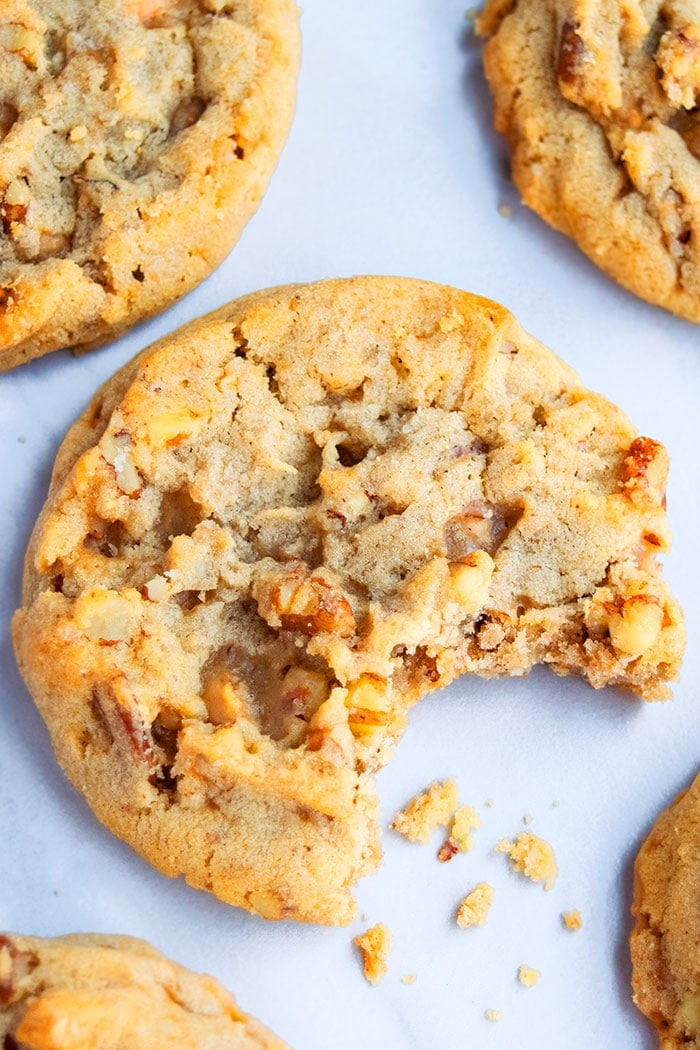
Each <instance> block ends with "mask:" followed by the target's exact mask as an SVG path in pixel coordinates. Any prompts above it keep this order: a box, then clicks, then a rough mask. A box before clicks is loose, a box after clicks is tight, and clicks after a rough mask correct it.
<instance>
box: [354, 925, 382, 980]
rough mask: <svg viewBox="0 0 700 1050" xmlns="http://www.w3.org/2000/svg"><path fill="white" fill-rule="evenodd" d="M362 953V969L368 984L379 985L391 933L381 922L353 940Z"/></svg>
mask: <svg viewBox="0 0 700 1050" xmlns="http://www.w3.org/2000/svg"><path fill="white" fill-rule="evenodd" d="M353 944H356V945H357V947H358V948H359V949H360V951H361V952H362V967H363V970H364V974H365V977H366V978H367V980H368V981H369V983H370V984H379V982H380V981H381V980H382V978H383V977H384V975H385V974H386V970H387V964H386V961H387V959H388V957H389V952H390V951H391V933H390V931H389V927H388V926H385V925H384V923H383V922H378V923H377V925H376V926H371V927H370V929H369V930H366V931H365V933H361V934H360V935H359V936H358V937H355V938H354V939H353Z"/></svg>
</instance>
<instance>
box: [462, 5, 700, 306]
mask: <svg viewBox="0 0 700 1050" xmlns="http://www.w3.org/2000/svg"><path fill="white" fill-rule="evenodd" d="M477 28H478V31H479V33H480V34H481V35H484V36H488V37H490V39H489V41H488V43H487V44H486V47H485V49H484V66H485V69H486V75H487V78H488V80H489V83H490V86H491V90H492V92H493V96H494V100H495V105H496V127H497V129H498V130H499V131H500V132H502V133H503V134H504V135H505V137H506V139H507V140H508V142H509V144H510V146H511V149H512V167H513V178H514V180H515V183H516V185H517V187H518V189H519V190H520V193H521V195H522V197H523V200H524V201H525V203H526V204H528V205H529V206H530V207H531V208H533V209H534V210H535V211H536V212H537V213H538V214H539V215H540V216H541V217H542V218H543V219H545V220H546V221H547V222H549V223H550V224H551V225H552V226H554V227H555V228H556V229H558V230H560V231H561V232H562V233H565V234H567V235H568V236H570V237H573V239H574V240H575V241H576V242H577V244H578V245H579V247H580V248H582V249H583V251H584V252H585V253H586V255H588V256H589V258H591V259H592V260H593V262H594V263H595V264H596V265H597V266H599V267H601V269H603V270H604V271H605V272H606V273H607V274H609V275H610V276H611V277H613V278H615V280H617V281H619V282H620V284H623V285H624V286H625V287H626V288H628V289H629V290H630V291H632V292H634V293H635V294H636V295H639V296H641V297H642V298H643V299H647V300H649V302H652V303H656V304H657V305H659V306H663V307H666V308H667V309H669V310H672V311H673V312H674V313H677V314H680V315H681V316H682V317H685V318H687V319H689V320H691V321H696V322H700V110H699V109H698V101H700V3H698V0H642V2H640V0H488V2H487V4H486V7H485V9H484V11H483V13H482V15H481V16H480V18H479V19H478V21H477Z"/></svg>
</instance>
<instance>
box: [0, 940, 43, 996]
mask: <svg viewBox="0 0 700 1050" xmlns="http://www.w3.org/2000/svg"><path fill="white" fill-rule="evenodd" d="M38 965H39V959H38V957H37V956H36V955H35V954H34V952H23V951H20V949H19V948H18V947H17V945H16V944H15V942H14V941H13V940H12V938H11V937H7V936H6V935H4V934H0V1005H2V1006H5V1005H7V1004H8V1003H11V1002H14V1000H15V999H16V998H18V997H19V995H21V993H22V987H23V984H24V983H25V979H26V978H27V977H29V975H30V974H31V973H32V972H33V971H34V970H35V969H36V968H37V966H38Z"/></svg>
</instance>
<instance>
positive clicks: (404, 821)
mask: <svg viewBox="0 0 700 1050" xmlns="http://www.w3.org/2000/svg"><path fill="white" fill-rule="evenodd" d="M457 802H458V795H457V784H456V783H455V781H454V780H443V781H439V780H436V781H434V783H432V784H431V785H430V787H429V788H428V789H427V791H423V792H421V794H420V795H416V796H415V798H412V799H411V801H410V802H409V803H408V805H407V806H406V808H405V809H402V810H400V812H398V813H397V814H396V816H395V817H394V819H393V821H392V824H391V827H392V828H393V830H394V831H398V832H399V834H400V835H405V836H406V838H407V839H409V840H410V841H411V842H422V843H426V842H429V841H430V836H431V835H432V834H433V832H434V831H435V830H436V829H437V828H444V827H446V826H447V825H448V824H449V822H450V817H451V816H452V814H453V813H454V811H455V809H456V808H457Z"/></svg>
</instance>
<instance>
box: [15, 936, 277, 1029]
mask: <svg viewBox="0 0 700 1050" xmlns="http://www.w3.org/2000/svg"><path fill="white" fill-rule="evenodd" d="M0 1040H2V1046H3V1047H4V1048H5V1050H145V1048H156V1047H178V1050H265V1048H267V1050H284V1047H285V1044H284V1043H283V1042H282V1040H281V1039H278V1038H277V1037H276V1036H275V1035H273V1034H272V1032H270V1031H268V1030H267V1028H264V1027H263V1025H261V1024H260V1023H259V1022H258V1021H256V1020H255V1019H254V1018H252V1017H248V1016H247V1015H246V1014H244V1013H243V1012H242V1011H241V1010H239V1008H238V1006H237V1005H236V1001H235V999H234V998H233V996H232V995H230V993H229V992H227V991H226V989H225V988H223V987H222V986H221V985H220V984H219V982H218V981H215V980H214V978H213V977H207V976H205V975H203V974H195V973H192V972H191V971H189V970H186V969H184V967H182V966H178V965H177V963H174V962H171V961H170V959H167V958H166V957H165V956H164V955H161V953H160V952H158V951H156V950H155V948H152V947H151V945H150V944H147V943H146V942H145V941H139V940H136V938H134V937H107V936H104V935H98V934H81V935H77V934H76V935H74V936H68V937H56V938H54V939H50V940H45V939H43V938H41V937H19V936H16V935H15V934H0Z"/></svg>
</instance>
